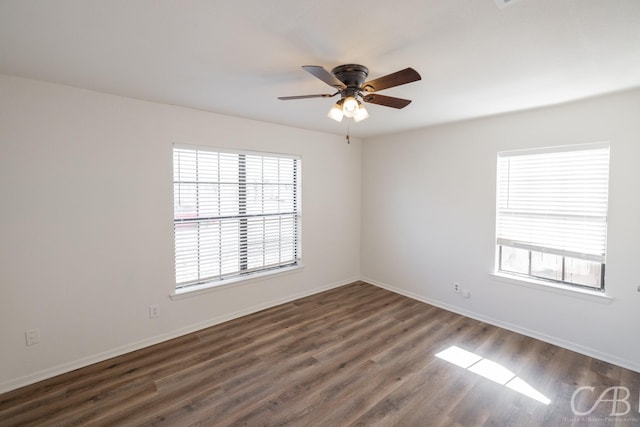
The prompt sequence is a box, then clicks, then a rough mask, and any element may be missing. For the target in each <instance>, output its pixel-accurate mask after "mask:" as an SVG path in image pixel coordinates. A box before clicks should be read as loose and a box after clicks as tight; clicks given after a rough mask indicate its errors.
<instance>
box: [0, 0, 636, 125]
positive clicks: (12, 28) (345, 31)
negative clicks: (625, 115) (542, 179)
mask: <svg viewBox="0 0 640 427" xmlns="http://www.w3.org/2000/svg"><path fill="white" fill-rule="evenodd" d="M498 3H499V1H498V0H402V1H389V0H369V1H338V0H324V1H304V0H270V1H268V0H237V1H229V0H226V1H225V0H173V1H169V0H56V1H44V0H38V1H36V0H0V73H3V74H9V75H16V76H22V77H27V78H33V79H39V80H46V81H51V82H58V83H63V84H68V85H71V86H76V87H81V88H87V89H93V90H97V91H101V92H107V93H113V94H118V95H123V96H128V97H134V98H139V99H145V100H150V101H157V102H162V103H167V104H175V105H182V106H187V107H193V108H198V109H202V110H207V111H213V112H218V113H223V114H229V115H234V116H241V117H247V118H251V119H257V120H262V121H267V122H273V123H281V124H285V125H289V126H295V127H301V128H306V129H315V130H319V131H324V132H330V133H340V134H342V133H344V132H345V131H346V128H347V120H346V119H345V120H344V121H343V123H336V122H334V121H333V120H331V119H329V118H327V117H326V113H327V111H328V110H329V108H330V107H331V106H332V105H333V103H334V101H335V98H334V99H322V98H319V99H306V100H298V101H280V100H278V99H277V97H278V96H285V95H303V94H316V93H328V92H331V89H332V88H330V87H329V86H327V85H325V84H324V83H322V82H321V81H320V80H317V79H315V78H314V77H313V76H311V75H310V74H308V73H306V72H305V71H303V70H302V69H301V68H300V66H301V65H322V66H324V67H325V68H327V69H328V70H331V69H332V68H333V67H334V66H336V65H340V64H344V63H359V64H363V65H365V66H367V67H368V68H369V71H370V74H369V77H370V79H373V78H376V77H380V76H382V75H385V74H388V73H391V72H394V71H397V70H400V69H403V68H406V67H413V68H415V69H416V70H417V71H418V72H419V73H420V74H421V75H422V80H421V81H419V82H416V83H412V84H409V85H405V86H401V87H396V88H392V89H388V90H386V91H384V92H381V94H383V95H388V96H397V97H401V98H409V99H412V100H413V103H412V104H410V105H409V106H408V107H406V108H405V109H403V110H395V109H391V108H386V107H382V106H378V105H371V104H369V105H368V106H367V108H368V110H369V113H370V115H371V117H370V118H369V119H368V120H365V121H363V122H360V123H357V124H353V123H351V125H350V127H351V134H352V135H354V136H360V137H367V136H372V135H377V134H382V133H390V132H396V131H401V130H405V129H412V128H417V127H422V126H427V125H433V124H437V123H443V122H449V121H455V120H461V119H468V118H474V117H480V116H486V115H491V114H496V113H501V112H507V111H515V110H521V109H527V108H532V107H538V106H544V105H551V104H556V103H561V102H566V101H570V100H575V99H580V98H585V97H590V96H594V95H599V94H603V93H608V92H613V91H619V90H624V89H629V88H632V87H639V86H640V0H511V1H510V2H509V6H506V7H502V8H501V7H498Z"/></svg>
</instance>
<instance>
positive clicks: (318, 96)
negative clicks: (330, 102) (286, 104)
mask: <svg viewBox="0 0 640 427" xmlns="http://www.w3.org/2000/svg"><path fill="white" fill-rule="evenodd" d="M338 93H339V92H336V93H334V94H333V95H332V94H330V93H323V94H320V95H295V96H279V97H278V99H281V100H283V101H290V100H292V99H307V98H331V97H334V96H336V95H337V94H338Z"/></svg>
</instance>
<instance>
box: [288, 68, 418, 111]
mask: <svg viewBox="0 0 640 427" xmlns="http://www.w3.org/2000/svg"><path fill="white" fill-rule="evenodd" d="M302 68H303V69H304V70H305V71H307V72H308V73H309V74H311V75H313V76H314V77H317V78H318V79H320V80H322V81H323V82H325V83H326V84H328V85H329V86H332V87H333V88H335V89H336V90H337V92H335V93H333V94H330V93H325V94H319V95H299V96H281V97H279V98H278V99H282V100H284V101H288V100H292V99H306V98H333V97H334V96H336V95H338V94H340V100H339V101H338V102H336V104H335V105H334V106H333V107H332V108H331V110H329V114H328V116H329V117H331V118H332V119H334V120H336V121H338V122H341V121H342V118H343V117H344V116H346V117H350V118H353V120H354V121H355V122H359V121H361V120H364V119H366V118H367V117H369V113H368V112H367V110H366V108H365V107H364V105H362V101H364V102H369V103H371V104H378V105H383V106H385V107H391V108H398V109H400V108H404V107H406V106H407V105H409V104H410V103H411V101H410V100H409V99H402V98H395V97H393V96H384V95H378V94H377V93H375V92H378V91H381V90H384V89H389V88H392V87H396V86H400V85H403V84H406V83H411V82H415V81H418V80H420V79H421V77H420V74H418V72H417V71H416V70H414V69H413V68H405V69H404V70H400V71H396V72H395V73H391V74H387V75H386V76H383V77H379V78H377V79H375V80H370V81H365V80H366V78H367V76H368V75H369V69H368V68H367V67H365V66H364V65H358V64H345V65H339V66H337V67H335V68H334V69H333V70H331V72H328V71H327V70H325V69H324V68H323V67H321V66H319V65H303V66H302Z"/></svg>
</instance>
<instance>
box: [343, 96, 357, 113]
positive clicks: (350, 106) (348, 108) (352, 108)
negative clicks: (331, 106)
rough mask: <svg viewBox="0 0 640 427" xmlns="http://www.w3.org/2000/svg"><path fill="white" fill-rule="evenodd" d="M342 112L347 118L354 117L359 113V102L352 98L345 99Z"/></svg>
mask: <svg viewBox="0 0 640 427" xmlns="http://www.w3.org/2000/svg"><path fill="white" fill-rule="evenodd" d="M342 112H343V113H344V115H345V116H347V117H353V116H354V115H355V114H356V113H357V112H358V100H357V99H355V98H354V97H352V96H349V97H347V98H345V100H344V102H343V103H342Z"/></svg>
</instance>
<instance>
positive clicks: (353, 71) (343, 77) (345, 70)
mask: <svg viewBox="0 0 640 427" xmlns="http://www.w3.org/2000/svg"><path fill="white" fill-rule="evenodd" d="M331 74H333V75H334V76H336V78H337V79H338V80H340V81H341V82H342V83H344V84H345V86H347V88H349V89H355V90H357V91H359V90H360V88H361V87H362V84H363V83H364V82H365V80H366V79H367V76H368V75H369V69H368V68H367V67H365V66H364V65H359V64H345V65H338V66H337V67H335V68H334V69H333V70H331Z"/></svg>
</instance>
